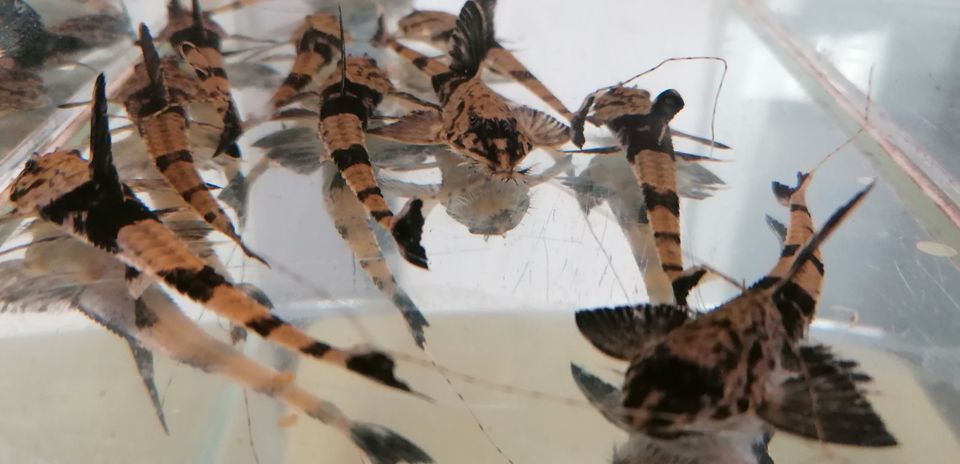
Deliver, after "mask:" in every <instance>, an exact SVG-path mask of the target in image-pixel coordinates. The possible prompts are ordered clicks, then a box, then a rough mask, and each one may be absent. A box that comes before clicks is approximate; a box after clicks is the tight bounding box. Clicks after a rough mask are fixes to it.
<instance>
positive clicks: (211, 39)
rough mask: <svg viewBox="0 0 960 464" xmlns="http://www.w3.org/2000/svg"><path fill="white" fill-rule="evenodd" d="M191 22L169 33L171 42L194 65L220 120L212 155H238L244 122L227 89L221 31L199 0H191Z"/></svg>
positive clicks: (192, 66)
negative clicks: (207, 17) (219, 128)
mask: <svg viewBox="0 0 960 464" xmlns="http://www.w3.org/2000/svg"><path fill="white" fill-rule="evenodd" d="M192 16H193V22H192V23H191V24H190V26H188V27H186V28H184V29H181V30H178V31H176V32H174V33H173V34H171V36H170V44H171V45H172V46H173V48H174V49H175V50H177V52H178V53H179V54H180V56H181V57H183V59H184V61H186V62H187V64H189V65H190V67H191V68H193V71H194V72H195V73H196V75H197V78H199V79H200V83H201V85H202V86H203V88H204V89H205V90H206V91H207V92H208V93H209V94H210V95H212V96H214V98H213V101H212V103H213V106H214V108H215V109H216V110H217V114H218V115H219V116H220V119H221V120H222V121H223V130H222V132H221V133H220V141H219V142H218V145H217V148H216V150H215V151H214V156H216V155H219V154H221V153H226V154H227V155H229V156H231V157H233V158H239V157H240V149H239V147H238V146H237V139H238V138H239V137H240V135H241V134H242V133H243V121H242V120H241V119H240V112H239V110H237V106H236V103H234V101H233V95H232V94H231V92H230V81H229V80H228V78H227V70H226V68H225V64H224V60H223V53H222V52H221V51H220V41H221V38H222V37H223V36H222V34H221V32H222V31H221V30H219V29H218V28H215V27H213V26H209V25H208V20H207V19H206V18H205V17H204V15H203V10H202V9H201V8H200V3H199V1H198V0H193V13H192Z"/></svg>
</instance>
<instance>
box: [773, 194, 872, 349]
mask: <svg viewBox="0 0 960 464" xmlns="http://www.w3.org/2000/svg"><path fill="white" fill-rule="evenodd" d="M803 184H804V181H803V179H801V180H800V182H799V185H798V186H799V187H801V188H800V189H798V190H799V191H800V192H802V191H803ZM873 186H874V184H873V183H871V184H870V185H868V186H867V187H865V188H864V189H862V190H860V191H859V192H857V194H856V195H854V196H853V198H851V199H850V200H849V201H847V203H845V204H844V205H843V206H841V207H840V208H838V209H837V210H836V211H835V212H834V213H833V214H832V215H831V216H830V218H829V219H827V222H826V223H824V224H823V227H822V228H821V229H820V231H819V232H816V233H814V234H813V235H812V236H811V237H810V239H809V240H807V242H806V243H804V244H803V246H802V247H801V248H800V249H799V251H798V252H796V254H795V258H794V260H793V262H792V263H791V264H790V268H789V269H788V270H787V272H786V273H784V275H783V276H782V277H781V278H780V280H779V281H778V282H776V283H775V284H774V285H772V286H770V288H771V289H772V292H773V301H774V304H775V305H776V306H777V309H778V310H779V311H780V316H781V318H782V319H783V325H784V327H785V328H786V330H787V334H788V335H789V336H790V337H791V338H793V339H794V340H798V339H800V338H801V337H803V335H804V334H805V333H806V328H807V327H809V325H810V323H811V322H813V317H814V315H815V313H816V306H817V298H818V297H819V295H820V287H821V284H822V282H823V263H822V262H821V261H820V258H819V256H820V244H821V243H823V242H824V241H825V240H826V239H827V238H829V237H830V234H832V233H833V232H834V231H835V230H836V228H837V226H839V225H840V223H842V222H843V221H844V220H845V219H846V218H847V217H848V215H849V214H850V212H852V211H853V210H854V209H855V208H856V207H857V206H859V205H860V203H861V202H862V201H863V199H864V198H865V197H866V195H867V193H869V192H870V190H871V189H873ZM792 221H793V220H792V218H791V222H792Z"/></svg>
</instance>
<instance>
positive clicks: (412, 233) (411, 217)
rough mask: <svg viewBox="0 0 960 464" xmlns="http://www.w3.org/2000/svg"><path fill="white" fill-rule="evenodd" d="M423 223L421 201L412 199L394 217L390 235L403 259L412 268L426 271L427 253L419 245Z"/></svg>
mask: <svg viewBox="0 0 960 464" xmlns="http://www.w3.org/2000/svg"><path fill="white" fill-rule="evenodd" d="M423 223H424V218H423V200H420V199H419V198H414V199H413V200H410V201H409V202H407V204H406V205H404V207H403V209H402V210H401V211H400V213H399V214H397V215H396V216H394V219H393V224H392V225H391V227H390V234H391V235H393V239H394V240H396V242H397V246H398V247H399V249H400V255H401V256H403V259H405V260H407V261H409V262H410V264H413V265H414V266H417V267H422V268H424V269H428V267H427V251H426V250H424V249H423V245H421V244H420V240H421V239H422V237H423Z"/></svg>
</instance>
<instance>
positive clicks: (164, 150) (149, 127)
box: [139, 106, 267, 264]
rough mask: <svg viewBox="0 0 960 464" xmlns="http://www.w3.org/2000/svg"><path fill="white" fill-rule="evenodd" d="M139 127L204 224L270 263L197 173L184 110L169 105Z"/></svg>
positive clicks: (166, 176)
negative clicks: (250, 244)
mask: <svg viewBox="0 0 960 464" xmlns="http://www.w3.org/2000/svg"><path fill="white" fill-rule="evenodd" d="M139 124H140V127H141V133H142V134H143V135H144V139H145V140H146V143H147V148H148V151H149V152H150V156H151V157H152V158H153V161H154V164H155V165H156V166H157V170H158V171H160V174H161V175H162V176H163V177H164V179H166V180H167V182H168V183H169V184H170V186H171V187H173V189H174V190H176V191H177V193H178V194H180V196H181V197H182V198H183V200H184V201H186V202H187V204H189V205H190V207H191V208H193V210H194V211H196V213H197V214H198V215H199V216H200V217H202V218H203V220H204V221H206V222H207V223H208V224H210V225H211V226H213V228H215V229H217V230H218V231H220V232H221V233H223V234H224V235H226V236H228V237H230V239H231V240H233V241H234V242H236V243H237V245H239V246H240V248H241V249H242V250H243V252H244V253H245V254H246V255H247V256H249V257H251V258H253V259H256V260H258V261H260V262H262V263H264V264H267V262H266V261H265V260H264V259H263V258H262V257H260V256H258V255H257V254H256V253H254V252H253V251H251V250H250V249H249V248H247V246H246V245H245V244H244V243H243V240H241V238H240V235H239V234H237V231H236V229H235V228H234V226H233V222H232V221H231V220H230V217H229V216H227V213H226V212H225V211H224V210H223V208H221V207H220V204H219V203H217V200H216V199H215V198H214V197H213V194H212V193H210V189H209V187H208V186H207V183H206V182H204V180H203V179H202V178H201V177H200V175H199V174H198V173H197V170H196V167H195V166H194V163H193V156H192V155H191V153H190V150H189V145H188V143H187V131H188V128H187V121H186V119H185V118H184V116H183V113H182V108H181V107H179V106H170V107H168V109H166V110H164V111H163V112H162V113H160V114H157V115H153V116H149V117H147V118H145V119H142V120H141V121H140V122H139Z"/></svg>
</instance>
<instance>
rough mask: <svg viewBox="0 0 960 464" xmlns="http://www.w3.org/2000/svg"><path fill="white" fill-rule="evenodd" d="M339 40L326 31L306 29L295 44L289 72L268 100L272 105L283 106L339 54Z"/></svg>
mask: <svg viewBox="0 0 960 464" xmlns="http://www.w3.org/2000/svg"><path fill="white" fill-rule="evenodd" d="M341 42H342V40H341V39H340V38H339V37H336V36H333V35H331V34H328V33H326V32H323V31H319V30H316V29H313V28H309V29H307V30H306V32H304V33H303V36H301V38H300V42H299V43H298V44H297V57H296V58H295V59H294V61H293V68H292V69H291V70H290V74H288V75H287V77H286V79H284V81H283V84H281V85H280V88H279V89H277V92H276V93H275V94H274V95H273V98H271V100H270V101H271V102H273V104H274V106H275V107H281V106H284V105H285V104H287V103H288V102H289V101H290V99H292V98H293V97H294V96H296V95H298V94H299V93H300V92H301V91H302V90H303V89H304V88H306V87H307V85H309V84H310V83H311V82H313V79H314V76H316V75H317V74H318V73H319V72H320V70H321V69H323V67H324V66H326V65H328V64H330V63H332V62H333V60H334V59H335V58H336V56H337V55H339V54H340V45H341Z"/></svg>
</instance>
